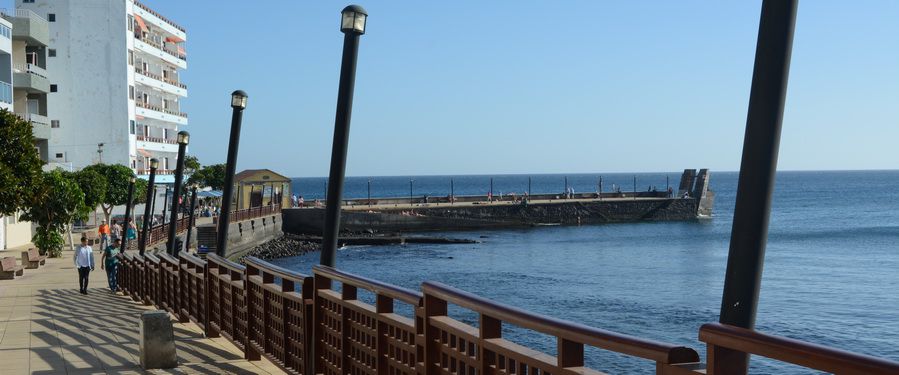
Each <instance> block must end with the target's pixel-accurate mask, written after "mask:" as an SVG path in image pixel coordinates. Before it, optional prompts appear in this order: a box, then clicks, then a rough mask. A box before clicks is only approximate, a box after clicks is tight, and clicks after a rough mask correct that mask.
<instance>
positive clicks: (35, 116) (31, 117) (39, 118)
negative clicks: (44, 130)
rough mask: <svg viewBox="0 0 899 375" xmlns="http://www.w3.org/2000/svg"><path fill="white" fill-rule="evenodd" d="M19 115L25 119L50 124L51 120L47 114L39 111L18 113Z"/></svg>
mask: <svg viewBox="0 0 899 375" xmlns="http://www.w3.org/2000/svg"><path fill="white" fill-rule="evenodd" d="M18 115H19V117H21V118H22V119H23V120H25V121H31V122H33V123H37V124H41V125H46V126H50V120H49V119H47V116H44V115H39V114H37V113H18Z"/></svg>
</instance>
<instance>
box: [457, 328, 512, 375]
mask: <svg viewBox="0 0 899 375" xmlns="http://www.w3.org/2000/svg"><path fill="white" fill-rule="evenodd" d="M478 319H479V324H478V326H479V327H478V352H479V353H478V362H480V363H479V366H478V373H479V374H489V373H490V372H491V369H490V364H491V363H492V364H495V365H496V366H497V368H505V364H500V363H498V360H497V358H496V355H495V354H491V353H487V349H485V345H484V343H485V342H486V340H487V339H498V338H500V337H502V336H503V322H502V321H500V320H499V319H495V318H493V317H490V316H487V315H484V314H479V318H478ZM462 366H464V364H463V365H462ZM506 371H507V372H509V373H512V372H511V371H509V370H508V369H506Z"/></svg>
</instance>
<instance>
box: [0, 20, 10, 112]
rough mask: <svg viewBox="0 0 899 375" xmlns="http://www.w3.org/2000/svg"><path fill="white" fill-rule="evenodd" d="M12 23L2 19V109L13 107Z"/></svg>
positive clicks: (0, 107) (0, 29) (0, 82)
mask: <svg viewBox="0 0 899 375" xmlns="http://www.w3.org/2000/svg"><path fill="white" fill-rule="evenodd" d="M12 103H13V100H12V23H11V22H9V21H8V20H6V18H5V17H4V18H0V109H6V110H8V111H12V110H13V106H12Z"/></svg>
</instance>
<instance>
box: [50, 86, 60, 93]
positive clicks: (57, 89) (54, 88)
mask: <svg viewBox="0 0 899 375" xmlns="http://www.w3.org/2000/svg"><path fill="white" fill-rule="evenodd" d="M57 91H59V86H56V85H50V92H57Z"/></svg>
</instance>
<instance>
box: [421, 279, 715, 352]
mask: <svg viewBox="0 0 899 375" xmlns="http://www.w3.org/2000/svg"><path fill="white" fill-rule="evenodd" d="M421 289H422V292H424V294H425V295H431V296H435V297H437V298H440V299H443V300H445V301H447V302H450V303H452V304H455V305H458V306H461V307H464V308H467V309H470V310H472V311H475V312H478V313H481V314H485V315H488V316H490V317H491V318H494V319H498V320H500V321H504V322H509V323H512V324H515V325H517V326H519V327H522V328H526V329H531V330H534V331H538V332H542V333H545V334H548V335H553V336H556V337H562V338H565V339H567V340H569V341H574V342H579V343H583V344H587V345H590V346H595V347H598V348H602V349H606V350H610V351H614V352H618V353H623V354H627V355H631V356H635V357H640V358H645V359H649V360H652V361H656V362H659V363H665V364H674V363H692V362H698V361H699V354H698V353H697V352H696V351H695V350H693V349H691V348H688V347H684V346H677V345H672V344H667V343H663V342H660V341H655V340H649V339H642V338H639V337H634V336H629V335H625V334H621V333H617V332H612V331H606V330H603V329H599V328H594V327H589V326H585V325H583V324H579V323H574V322H570V321H567V320H561V319H556V318H552V317H548V316H545V315H540V314H535V313H532V312H529V311H525V310H521V309H518V308H515V307H512V306H508V305H504V304H501V303H497V302H494V301H491V300H488V299H486V298H483V297H480V296H476V295H474V294H471V293H468V292H465V291H462V290H459V289H456V288H453V287H450V286H447V285H443V284H440V283H435V282H429V281H426V282H424V283H422V285H421Z"/></svg>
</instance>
